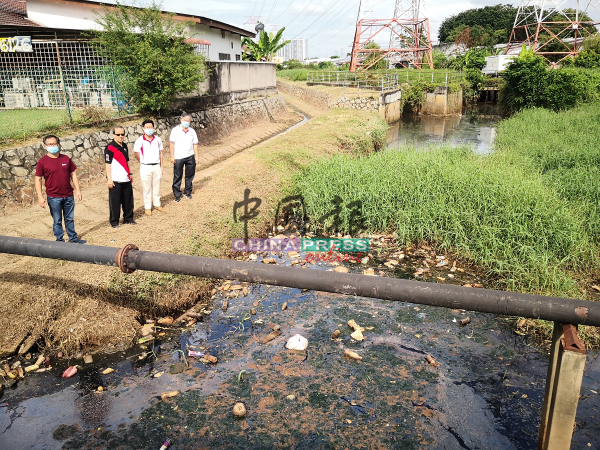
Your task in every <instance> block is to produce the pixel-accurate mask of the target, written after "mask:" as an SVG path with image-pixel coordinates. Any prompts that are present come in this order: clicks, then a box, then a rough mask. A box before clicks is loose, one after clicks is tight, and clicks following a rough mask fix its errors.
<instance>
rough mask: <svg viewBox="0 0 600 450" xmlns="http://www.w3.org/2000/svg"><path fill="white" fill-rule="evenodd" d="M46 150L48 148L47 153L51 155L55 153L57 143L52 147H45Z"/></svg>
mask: <svg viewBox="0 0 600 450" xmlns="http://www.w3.org/2000/svg"><path fill="white" fill-rule="evenodd" d="M46 150H48V153H52V154H53V155H55V154H56V153H58V150H59V148H58V145H53V146H52V147H46Z"/></svg>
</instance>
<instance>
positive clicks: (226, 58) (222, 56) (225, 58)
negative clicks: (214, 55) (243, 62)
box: [219, 53, 231, 61]
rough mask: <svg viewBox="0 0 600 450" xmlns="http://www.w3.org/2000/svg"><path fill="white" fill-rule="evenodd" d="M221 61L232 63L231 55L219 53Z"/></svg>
mask: <svg viewBox="0 0 600 450" xmlns="http://www.w3.org/2000/svg"><path fill="white" fill-rule="evenodd" d="M219 61H231V55H230V54H229V53H219Z"/></svg>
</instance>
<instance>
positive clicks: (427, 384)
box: [0, 118, 600, 450]
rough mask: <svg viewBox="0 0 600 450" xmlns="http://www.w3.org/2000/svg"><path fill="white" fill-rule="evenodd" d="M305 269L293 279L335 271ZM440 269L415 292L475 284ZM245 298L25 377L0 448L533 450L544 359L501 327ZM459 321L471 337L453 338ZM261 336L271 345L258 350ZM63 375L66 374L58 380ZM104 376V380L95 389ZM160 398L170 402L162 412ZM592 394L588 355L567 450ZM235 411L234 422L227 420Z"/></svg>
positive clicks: (599, 419) (347, 301) (3, 423)
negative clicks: (210, 360) (238, 415)
mask: <svg viewBox="0 0 600 450" xmlns="http://www.w3.org/2000/svg"><path fill="white" fill-rule="evenodd" d="M438 120H439V121H440V123H441V122H443V121H444V120H445V119H441V118H438ZM471 125H472V123H471ZM444 126H445V125H444ZM467 128H468V127H467ZM459 143H462V142H459ZM373 252H374V251H373ZM263 256H269V257H275V258H276V259H277V261H278V263H279V264H281V265H290V264H291V260H290V258H288V257H287V256H286V255H285V254H283V255H281V254H280V255H262V256H261V255H259V256H258V261H256V262H252V263H253V264H261V263H260V259H261V258H262V257H263ZM301 256H303V255H301ZM431 258H432V259H435V256H431ZM383 262H385V261H375V262H371V263H370V266H371V267H372V268H373V269H374V271H375V273H376V274H377V275H379V276H395V277H409V278H410V277H412V276H413V275H412V274H413V272H414V268H415V267H418V266H420V264H422V262H420V261H419V260H418V258H416V257H414V256H407V257H406V259H405V260H403V261H402V264H400V265H398V266H395V267H396V268H395V269H394V268H388V267H386V266H384V265H383V264H382V263H383ZM305 266H306V268H305V269H299V270H332V269H333V268H334V267H333V266H332V265H330V264H329V263H322V264H321V265H316V266H312V265H309V264H306V265H305ZM296 267H299V266H298V265H296ZM449 267H450V264H448V265H445V266H442V267H439V268H432V272H433V273H431V275H430V276H429V278H428V281H434V282H442V283H453V284H464V283H471V284H474V283H481V284H484V285H485V280H482V279H480V278H479V277H478V276H477V275H476V274H474V273H470V272H469V270H468V269H467V270H465V271H462V272H461V271H455V272H453V273H450V271H449ZM348 268H349V270H350V271H351V272H357V273H360V272H362V271H363V270H364V269H365V268H366V266H364V265H362V264H349V265H348ZM124 276H125V275H124ZM438 277H439V278H438ZM233 284H236V283H235V282H233ZM247 290H248V295H246V296H244V295H240V296H238V297H237V298H236V297H235V296H234V297H231V298H230V299H229V308H228V309H227V311H225V312H224V311H222V310H221V304H222V301H223V299H224V297H225V295H226V294H227V293H228V292H231V291H221V292H219V293H218V294H217V295H216V298H215V300H214V306H213V308H212V309H211V310H210V312H209V313H208V314H207V315H205V317H204V319H203V320H201V321H200V322H198V323H196V324H195V325H193V326H192V327H190V328H187V329H185V330H181V329H173V330H164V332H165V333H166V334H165V335H164V336H163V337H161V338H159V339H157V340H156V341H155V342H153V343H148V344H142V345H137V346H136V347H134V348H132V349H131V350H130V351H128V352H125V353H118V354H113V355H95V357H94V363H92V364H84V363H83V361H82V360H75V359H73V360H59V359H57V358H55V357H52V364H53V366H54V368H53V369H52V370H51V371H49V372H45V373H39V374H32V375H29V376H26V378H25V379H24V380H23V381H21V382H20V383H18V384H16V385H15V386H14V387H12V388H10V389H8V390H7V391H6V392H5V393H4V396H3V397H2V398H1V399H0V449H4V448H7V449H9V448H10V449H13V448H14V449H59V448H65V449H77V448H89V449H91V448H94V449H96V448H109V449H117V448H119V449H130V448H131V449H141V448H143V449H157V450H158V449H159V448H160V446H161V445H162V443H163V442H164V441H165V439H167V438H170V439H172V441H173V443H172V446H171V448H173V449H183V448H186V449H195V448H209V447H218V448H274V447H284V448H299V449H304V448H306V449H313V448H365V449H366V448H394V449H395V448H403V449H416V448H433V449H441V448H444V449H513V448H514V449H534V448H536V445H537V432H538V426H539V421H540V410H541V407H542V402H543V396H544V387H545V379H546V370H547V362H548V358H547V355H546V354H545V353H544V352H542V351H540V350H537V349H536V348H535V346H533V345H532V343H531V342H530V341H529V338H528V337H527V336H523V335H519V334H515V333H514V329H513V327H512V326H509V324H508V322H507V321H506V320H505V319H504V318H502V317H496V316H493V315H490V314H482V313H473V312H469V311H460V310H448V309H444V308H435V307H428V306H419V305H414V304H409V303H399V302H390V301H380V300H374V299H366V298H360V297H358V298H356V297H348V296H341V295H334V294H324V293H319V292H314V291H306V292H303V291H301V290H298V289H289V288H280V287H274V286H263V285H249V286H247ZM238 292H239V291H238ZM284 303H287V308H286V309H282V305H283V304H284ZM253 312H254V313H255V314H253ZM466 316H469V317H470V318H471V322H470V323H469V324H468V325H466V326H463V327H461V326H459V324H458V323H457V321H458V320H460V319H462V318H464V317H466ZM349 320H355V321H356V322H357V323H358V324H359V325H360V326H362V327H364V328H365V331H364V335H365V338H366V339H365V340H364V341H362V342H358V341H355V340H354V339H352V338H351V337H350V334H351V332H352V331H353V330H352V329H351V328H350V327H349V326H348V325H347V322H348V321H349ZM275 325H277V326H280V327H281V332H282V334H281V335H280V336H278V337H276V338H275V339H273V340H271V341H269V342H266V343H261V339H263V338H264V337H265V336H267V335H268V334H269V333H271V331H272V329H273V326H275ZM336 329H339V330H340V332H341V334H340V336H339V338H338V339H337V340H332V338H331V334H332V333H333V332H334V331H335V330H336ZM161 331H162V330H161ZM295 334H301V335H302V336H304V337H305V338H307V339H308V347H307V349H306V350H305V351H291V350H287V349H286V348H285V347H284V345H285V343H286V341H287V340H288V338H289V337H291V336H292V335H295ZM344 349H350V350H353V351H355V352H356V353H358V354H360V356H362V357H363V359H362V361H356V360H353V359H350V358H348V357H346V356H344ZM190 350H193V351H200V352H209V353H210V354H212V355H214V356H216V357H217V358H218V363H217V364H216V365H211V364H206V363H204V362H202V361H200V359H199V358H198V357H191V356H189V351H190ZM427 355H430V356H432V357H433V358H434V359H435V361H436V362H437V367H434V366H433V365H431V364H429V363H428V362H427V360H426V359H425V357H426V356H427ZM182 363H183V364H185V363H187V364H188V366H189V367H188V368H185V366H182ZM73 364H77V365H78V366H79V372H78V373H77V375H75V376H74V377H73V378H70V379H64V378H60V374H61V373H62V372H63V370H64V369H65V368H66V367H67V366H69V365H73ZM107 367H110V368H113V369H114V372H112V373H110V374H108V375H102V371H103V370H104V369H105V368H107ZM182 369H185V370H183V372H181V370H182ZM99 386H102V387H103V388H104V391H103V392H98V391H97V389H98V387H99ZM168 391H179V393H178V395H177V396H175V397H173V398H172V399H167V400H163V399H161V393H164V392H168ZM599 391H600V361H599V360H598V354H597V353H595V352H590V353H589V354H588V356H587V364H586V370H585V374H584V379H583V385H582V388H581V398H580V402H579V408H578V413H577V419H576V422H577V425H576V429H575V433H574V436H573V445H572V448H574V449H576V448H577V449H579V448H596V449H598V448H600V437H599V435H598V429H600V396H598V392H599ZM237 401H241V402H243V403H244V404H245V406H246V409H247V415H246V417H245V418H244V419H235V418H234V417H233V415H232V412H231V411H232V407H233V405H234V404H235V403H236V402H237Z"/></svg>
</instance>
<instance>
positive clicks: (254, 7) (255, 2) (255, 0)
mask: <svg viewBox="0 0 600 450" xmlns="http://www.w3.org/2000/svg"><path fill="white" fill-rule="evenodd" d="M257 3H258V0H254V6H253V7H252V12H251V13H250V15H251V16H253V15H254V10H255V9H256V4H257Z"/></svg>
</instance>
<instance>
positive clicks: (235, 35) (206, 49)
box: [0, 0, 255, 61]
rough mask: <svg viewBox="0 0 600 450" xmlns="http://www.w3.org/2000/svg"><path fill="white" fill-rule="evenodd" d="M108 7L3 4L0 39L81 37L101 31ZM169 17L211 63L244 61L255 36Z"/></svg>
mask: <svg viewBox="0 0 600 450" xmlns="http://www.w3.org/2000/svg"><path fill="white" fill-rule="evenodd" d="M106 7H108V8H110V7H111V5H110V4H106V2H104V3H103V2H99V1H92V0H0V37H7V36H9V35H10V33H8V30H9V29H10V30H14V31H18V32H19V33H21V34H30V33H28V32H30V31H33V30H28V29H27V28H28V27H34V28H38V30H36V31H38V32H40V30H41V29H44V30H43V31H41V32H45V33H46V34H47V32H48V31H50V30H52V31H54V32H56V33H57V34H64V33H65V32H70V33H71V34H80V35H81V32H83V31H86V30H91V29H98V24H97V23H96V21H95V20H96V18H97V17H98V15H101V14H102V11H103V8H106ZM165 13H170V14H174V15H173V19H174V20H178V21H185V22H188V23H190V26H189V27H188V30H189V32H190V34H191V37H192V40H191V41H190V43H192V45H194V46H196V47H197V48H198V49H199V50H201V53H202V54H204V56H205V57H206V59H207V60H208V61H239V60H241V55H242V47H241V40H242V38H243V37H245V36H246V37H254V36H255V33H253V32H251V31H248V30H245V29H243V28H240V27H237V26H235V25H231V24H228V23H225V22H221V21H218V20H214V19H211V18H208V17H204V16H200V15H196V14H189V13H184V12H177V11H165ZM15 27H18V30H17V29H15ZM19 30H20V31H19Z"/></svg>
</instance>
